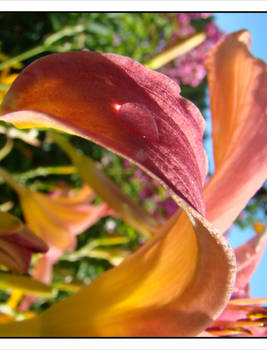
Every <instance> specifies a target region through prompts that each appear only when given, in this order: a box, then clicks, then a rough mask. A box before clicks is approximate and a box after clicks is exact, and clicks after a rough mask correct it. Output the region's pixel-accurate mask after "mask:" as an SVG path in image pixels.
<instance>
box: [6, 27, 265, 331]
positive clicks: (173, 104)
mask: <svg viewBox="0 0 267 350" xmlns="http://www.w3.org/2000/svg"><path fill="white" fill-rule="evenodd" d="M244 33H245V32H240V33H236V34H233V35H230V36H228V37H226V38H225V39H224V40H223V41H221V42H220V44H219V45H218V46H217V48H216V49H217V50H218V52H219V53H218V57H219V58H220V59H223V58H224V59H225V61H223V62H221V64H220V67H224V66H225V67H227V66H228V63H229V67H230V68H231V69H230V68H229V70H227V68H225V69H226V71H225V72H224V74H225V75H226V74H227V75H228V76H227V78H225V79H226V82H229V81H232V79H236V82H235V86H239V85H238V84H240V85H241V86H243V85H242V81H243V77H241V76H240V75H239V74H238V72H237V73H235V71H234V67H235V64H233V60H235V57H236V55H238V56H239V58H240V57H241V59H242V62H244V65H246V64H248V62H249V64H252V65H254V61H253V60H254V59H253V58H251V59H249V60H247V61H246V57H247V56H248V57H252V56H250V54H249V53H248V50H247V47H246V44H244V42H243V40H242V38H243V37H244ZM229 45H230V46H229ZM228 46H229V47H228ZM227 47H228V49H227ZM235 48H237V50H235ZM226 49H227V50H229V52H231V55H230V56H229V55H226V54H222V53H221V50H223V51H224V50H226ZM227 50H226V52H228V51H227ZM244 50H245V51H244ZM243 51H244V52H245V53H246V54H244V57H243V56H242V54H241V53H242V52H243ZM240 52H241V53H240ZM220 53H221V54H220ZM216 57H217V53H216V51H212V52H211V56H210V60H212V59H214V62H215V61H216ZM251 62H252V63H251ZM257 62H258V61H257ZM210 67H213V68H212V69H213V70H212V69H210V73H209V74H210V76H211V78H212V77H213V76H214V75H215V76H216V74H218V72H217V65H216V64H215V65H211V66H210ZM260 69H261V71H260V73H259V74H261V73H262V74H263V76H265V65H262V63H261V64H260ZM244 72H246V70H245V69H244ZM241 78H242V79H241ZM248 78H249V77H248ZM257 78H258V77H257ZM240 79H241V80H240ZM250 79H251V84H250V85H253V87H254V89H253V93H252V92H250V89H248V91H249V93H248V95H247V96H246V95H245V93H240V94H237V95H234V96H235V97H233V94H236V92H237V91H238V89H237V90H236V89H234V90H230V92H229V95H228V96H226V97H227V98H229V99H230V101H232V102H231V104H230V107H232V108H233V113H231V114H227V115H226V117H227V118H229V123H227V125H233V124H234V131H233V129H232V128H230V129H231V132H230V131H229V132H228V134H229V138H228V139H227V142H226V143H221V144H220V146H218V147H219V148H220V149H222V150H224V149H226V150H227V152H226V155H227V157H226V155H225V154H224V157H223V158H222V159H223V162H222V163H221V164H219V166H218V167H217V168H216V172H215V174H214V176H213V177H212V179H211V180H210V182H209V184H208V185H207V187H206V189H205V201H206V206H207V217H208V218H209V219H210V220H211V221H212V222H214V223H215V224H216V225H217V223H220V224H218V228H219V229H220V230H221V232H224V231H225V230H226V229H227V228H228V227H229V226H230V225H231V223H232V221H233V220H234V219H235V217H236V216H237V215H238V214H239V212H240V210H241V209H242V208H243V207H244V205H245V204H246V202H247V201H248V200H249V199H250V197H251V196H252V194H253V193H254V192H255V191H256V190H257V189H258V188H259V187H260V185H261V184H262V183H263V181H264V179H265V177H266V166H267V159H266V152H265V153H262V151H261V150H260V149H259V152H260V155H259V156H257V158H256V160H255V162H253V166H251V165H250V164H249V163H248V162H244V161H242V160H243V159H244V156H245V157H247V155H243V151H246V150H251V149H253V145H252V144H251V143H250V141H249V140H251V138H250V137H247V138H246V140H245V141H244V144H245V147H244V148H243V143H242V142H243V138H244V137H245V136H246V133H249V130H247V129H246V128H245V127H244V125H243V121H242V122H241V120H243V118H249V117H246V116H247V114H245V112H244V110H243V109H240V110H238V109H237V108H236V104H233V99H235V101H238V104H237V105H238V106H239V104H240V105H241V106H242V104H243V98H244V97H245V98H246V97H250V99H249V101H250V105H251V104H252V103H253V104H254V103H255V106H256V108H258V109H257V110H258V111H259V115H258V118H259V120H260V121H261V122H262V123H265V122H266V118H265V119H264V118H263V114H262V111H264V113H265V109H266V108H265V107H264V108H262V106H264V103H265V104H266V99H263V98H262V94H261V93H263V92H262V91H263V90H264V89H263V86H264V85H261V84H258V85H257V84H256V83H255V79H256V77H255V76H254V75H253V74H252V75H250ZM256 80H257V79H256ZM212 81H213V80H212ZM215 83H216V81H215V82H214V84H213V83H212V84H211V85H210V89H211V100H212V101H211V104H212V106H216V98H220V93H219V92H218V93H217V94H215V93H214V91H218V87H217V85H215ZM254 84H256V85H254ZM228 85H229V83H228ZM228 85H225V83H224V82H222V83H221V87H222V88H223V89H227V87H228ZM255 89H258V91H256V93H255ZM227 91H228V90H227ZM242 91H243V90H242ZM246 92H247V90H246ZM254 93H255V96H254V95H253V94H254ZM256 96H258V100H257V99H256V100H255V101H254V99H253V97H256ZM214 99H215V101H214ZM231 99H232V100H231ZM236 99H237V100H236ZM230 107H229V108H230ZM251 108H252V107H251ZM245 110H246V111H247V108H246V109H245ZM236 111H237V112H240V113H241V112H242V113H243V117H242V119H241V120H239V119H238V118H239V114H238V116H237V114H236V113H234V112H236ZM2 112H3V113H6V114H5V115H4V116H3V120H6V121H9V122H13V123H14V124H16V125H17V126H19V127H30V126H36V125H37V126H38V125H39V126H40V125H44V126H47V127H54V128H59V129H63V130H64V131H68V132H72V133H75V134H79V135H81V136H83V137H86V138H89V139H92V140H94V141H95V142H97V143H100V144H101V145H103V146H105V147H108V148H110V149H112V150H114V151H116V152H117V153H119V154H121V155H123V156H125V157H127V158H130V159H131V160H133V161H135V162H136V163H137V164H139V165H140V166H141V167H143V168H144V169H145V170H147V171H148V172H150V173H151V174H153V175H154V176H155V177H157V178H159V179H160V180H161V182H163V183H164V184H165V185H166V186H169V188H170V189H171V190H172V191H173V193H174V198H175V199H176V201H177V203H178V204H179V205H180V207H181V208H182V209H184V210H185V212H186V213H187V215H186V214H185V213H184V212H182V211H181V210H180V211H179V212H178V213H177V214H175V215H174V216H173V217H172V218H171V219H170V220H169V221H168V222H167V223H166V224H165V225H164V226H163V227H162V228H161V229H160V230H159V232H158V233H157V234H156V235H155V236H154V237H153V238H152V239H151V240H150V241H149V242H148V243H147V244H145V245H144V246H143V247H141V248H140V249H139V250H138V251H136V252H135V253H134V254H133V255H131V256H130V257H128V258H126V259H125V260H124V261H123V262H122V263H121V264H120V265H119V266H117V267H116V268H114V269H112V270H109V271H107V272H105V273H104V274H102V275H101V276H100V277H99V278H97V279H95V280H94V281H93V282H92V283H91V284H90V285H88V286H86V287H84V288H82V289H81V290H80V291H79V292H78V293H76V294H75V295H72V296H71V297H69V298H67V299H65V300H64V301H62V302H59V303H58V304H56V305H54V306H53V307H51V308H50V309H48V310H47V311H45V312H44V313H42V314H41V315H40V316H38V317H36V318H34V319H31V320H27V321H23V322H15V323H13V322H11V323H10V324H7V325H4V326H2V327H0V334H1V335H3V336H194V335H198V334H200V333H201V332H202V331H203V330H205V329H206V328H207V327H208V326H209V325H211V324H212V322H213V321H215V320H216V318H217V317H218V316H219V314H220V313H221V312H222V311H223V309H224V308H225V306H226V305H227V303H228V300H229V298H230V296H231V293H232V289H233V287H234V276H235V260H234V255H233V252H232V250H231V248H230V247H229V245H228V244H227V242H226V240H225V239H224V238H223V236H222V235H221V234H219V233H218V232H217V231H216V230H215V229H214V228H213V227H212V226H211V225H210V224H209V222H208V221H207V220H206V219H205V218H204V217H203V216H201V215H200V214H202V215H203V214H204V213H205V202H204V198H203V184H204V181H205V176H206V172H207V162H206V157H205V153H204V150H203V146H202V135H203V129H204V121H203V118H202V116H201V115H200V113H199V111H198V110H197V108H196V107H195V106H194V105H193V104H192V103H190V102H189V101H187V100H185V99H183V98H182V97H180V95H179V88H178V86H177V85H176V84H175V83H174V82H173V81H172V80H170V79H168V78H167V77H165V76H163V75H162V74H159V73H157V72H152V71H150V70H148V69H146V68H144V67H143V66H142V65H140V64H138V63H137V62H134V61H133V60H131V59H130V58H126V57H121V56H118V55H113V54H97V53H91V52H74V53H63V54H57V55H50V56H47V57H45V58H42V59H40V60H38V61H36V62H35V63H33V64H32V65H30V66H29V67H28V68H26V70H24V72H23V73H22V74H21V75H20V76H19V78H18V79H17V80H16V82H15V83H14V84H13V86H12V87H11V89H10V91H9V92H8V94H7V95H6V98H5V100H4V102H3V105H2ZM219 112H220V113H219ZM219 112H218V113H219V114H218V117H217V116H216V113H217V112H216V109H215V110H214V108H213V107H212V114H213V120H214V121H215V126H216V123H217V122H218V120H220V116H221V114H222V113H223V111H222V110H219ZM248 115H249V113H248ZM216 118H217V119H216ZM236 119H237V121H236V123H235V122H234V120H236ZM239 125H240V129H239ZM261 126H262V125H261ZM262 132H263V131H262V127H261V128H257V127H256V131H255V134H254V133H253V135H254V136H253V137H255V138H256V139H257V135H256V134H257V133H259V135H262ZM264 132H265V133H266V128H265V131H264ZM240 135H242V139H241V140H240V139H239V140H240V142H239V143H236V140H237V139H238V137H240ZM215 137H216V136H215ZM252 139H253V138H252ZM259 139H261V137H259ZM255 141H256V140H255ZM215 144H216V142H215ZM229 145H230V146H233V147H234V149H232V148H231V147H230V151H229V150H228V146H229ZM260 145H261V143H260ZM238 146H240V147H239V148H238ZM250 147H251V148H250ZM256 149H257V150H258V144H257V147H256ZM215 152H217V151H216V148H215ZM236 152H237V153H236ZM237 156H240V157H241V156H242V158H241V160H240V161H239V158H238V161H237V158H236V157H237ZM232 157H233V158H232ZM257 162H259V164H258V167H259V172H258V173H257V174H255V166H256V165H257ZM262 163H264V164H262ZM217 164H218V163H216V165H217ZM224 164H226V168H224ZM232 167H233V169H234V171H235V173H236V174H238V170H239V171H241V170H242V172H244V176H243V177H241V180H240V187H241V190H239V187H238V183H237V182H236V181H233V186H232V187H231V186H230V184H231V181H230V180H231V178H229V177H228V173H227V172H226V170H227V171H229V173H230V176H233V170H232ZM225 178H226V180H225ZM254 180H255V181H254ZM225 181H226V182H225ZM215 184H216V186H215ZM221 184H223V187H222V185H221ZM227 185H228V186H229V187H231V193H232V198H231V197H230V196H228V192H227V190H224V191H223V189H224V186H227ZM248 185H249V186H248ZM221 187H222V188H221ZM244 187H249V190H246V191H243V190H242V189H243V188H244ZM217 188H221V192H220V191H217ZM243 192H244V193H243ZM178 196H180V198H179V197H178ZM226 199H227V200H228V201H230V203H232V204H228V202H227V203H226ZM212 203H214V205H215V204H216V205H217V209H218V210H217V211H216V212H213V205H211V204H212ZM189 204H190V205H189ZM224 206H225V207H224ZM229 206H230V209H229ZM222 208H226V209H229V211H228V216H229V217H227V218H225V219H224V220H223V221H222V222H223V224H221V221H220V219H221V216H222V215H223V214H224V210H226V209H222Z"/></svg>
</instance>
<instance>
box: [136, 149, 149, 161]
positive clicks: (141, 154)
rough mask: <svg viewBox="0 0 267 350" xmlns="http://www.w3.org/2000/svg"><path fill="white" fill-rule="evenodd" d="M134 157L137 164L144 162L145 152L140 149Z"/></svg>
mask: <svg viewBox="0 0 267 350" xmlns="http://www.w3.org/2000/svg"><path fill="white" fill-rule="evenodd" d="M135 156H136V159H137V160H139V162H144V161H145V160H146V158H147V155H146V152H145V151H144V150H143V149H140V150H139V151H138V152H136V155H135Z"/></svg>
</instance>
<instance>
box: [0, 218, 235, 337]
mask: <svg viewBox="0 0 267 350" xmlns="http://www.w3.org/2000/svg"><path fill="white" fill-rule="evenodd" d="M174 247H175V249H174ZM225 251H226V252H227V253H226V252H225ZM232 259H233V257H232V251H231V249H230V248H229V247H228V245H227V243H226V242H225V241H223V242H221V241H218V236H217V234H216V233H215V232H214V233H212V234H210V233H207V231H205V229H204V228H203V227H202V228H201V229H200V230H199V237H198V239H196V236H195V233H194V230H193V229H192V225H191V223H190V221H189V220H188V219H187V217H186V215H185V214H181V215H180V217H179V219H178V221H177V222H176V224H175V225H174V226H173V227H172V229H171V230H170V231H169V233H168V234H166V232H162V233H161V234H160V235H157V236H155V237H154V238H152V239H151V240H150V241H149V242H148V243H147V244H146V245H144V246H143V247H142V248H140V249H139V250H138V251H137V252H135V253H134V254H133V255H131V256H130V257H128V258H126V259H125V260H124V261H123V262H122V263H121V265H119V266H118V267H116V268H115V269H112V270H109V271H108V272H105V273H103V274H102V275H101V276H100V277H99V278H97V279H95V280H94V281H93V282H92V283H91V284H90V285H88V286H87V287H84V288H82V289H81V290H80V291H79V292H77V293H76V294H75V295H73V296H71V297H69V298H67V299H65V300H64V301H63V302H60V303H57V304H55V305H54V306H53V307H51V308H50V309H48V310H47V311H45V312H44V313H42V314H41V315H40V316H39V317H37V318H35V319H34V320H32V321H31V322H29V321H27V322H19V323H10V324H9V326H5V327H1V328H0V335H5V336H8V335H12V336H100V337H102V336H129V337H131V336H148V337H152V336H194V335H197V334H198V333H200V332H201V331H202V330H203V329H205V327H207V326H208V325H209V324H210V323H211V321H212V320H214V319H215V318H216V316H217V315H218V313H219V312H221V310H222V308H223V307H224V305H225V303H226V302H227V299H228V298H229V295H230V293H231V283H232V281H231V279H232V278H233V268H234V266H233V260H232Z"/></svg>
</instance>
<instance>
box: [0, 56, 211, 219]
mask: <svg viewBox="0 0 267 350" xmlns="http://www.w3.org/2000/svg"><path fill="white" fill-rule="evenodd" d="M179 93H180V89H179V86H178V85H177V84H176V83H175V82H174V81H172V80H171V79H169V78H167V77H166V76H164V75H162V74H160V73H157V72H153V71H152V70H149V69H146V68H145V67H143V66H142V65H141V64H139V63H137V62H135V61H133V60H132V59H130V58H127V57H123V56H119V55H115V54H100V53H93V52H87V51H83V52H68V53H61V54H54V55H49V56H46V57H44V58H42V59H39V60H38V61H36V62H35V63H33V64H31V65H30V66H29V67H28V68H26V69H25V70H24V71H23V72H22V73H21V74H20V76H19V77H18V79H16V81H15V83H14V84H13V85H12V87H11V89H10V90H9V92H8V93H7V95H6V97H5V99H4V101H3V104H2V113H7V114H6V115H4V116H3V120H6V121H8V122H12V123H14V124H15V125H17V126H18V127H30V126H33V125H37V126H38V125H41V126H47V127H54V128H58V129H63V130H66V131H68V132H72V133H76V134H79V135H81V136H83V137H86V138H89V139H91V140H93V141H94V142H96V143H99V144H101V145H103V146H105V147H107V148H110V149H112V150H114V151H115V152H117V153H119V154H121V155H123V156H124V157H127V158H130V159H132V160H133V161H135V162H136V163H138V164H139V165H141V166H142V167H144V168H146V169H147V170H148V171H150V172H151V173H152V174H153V175H154V176H156V177H157V178H159V179H161V180H162V181H163V182H164V183H166V184H167V185H168V186H169V187H170V188H171V189H172V190H173V191H174V193H176V194H177V195H179V196H180V197H182V198H184V199H186V200H187V201H188V202H189V203H190V204H191V205H192V206H193V207H194V208H195V209H197V210H198V211H199V212H201V213H202V214H203V213H204V205H203V199H202V185H203V183H204V180H205V176H206V170H207V169H206V167H207V163H206V157H205V154H204V150H203V147H202V136H203V129H204V119H203V118H202V116H201V114H200V112H199V111H198V109H197V108H196V107H195V106H194V105H193V104H192V103H190V102H189V101H187V100H186V99H184V98H182V97H181V96H180V95H179ZM16 111H17V112H16Z"/></svg>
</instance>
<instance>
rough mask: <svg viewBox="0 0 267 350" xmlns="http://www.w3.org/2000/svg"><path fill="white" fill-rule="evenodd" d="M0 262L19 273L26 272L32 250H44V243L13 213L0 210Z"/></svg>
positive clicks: (46, 247)
mask: <svg viewBox="0 0 267 350" xmlns="http://www.w3.org/2000/svg"><path fill="white" fill-rule="evenodd" d="M0 223H1V225H0V263H1V264H4V265H5V266H7V267H8V268H10V269H11V270H13V271H15V272H19V273H23V272H27V271H28V268H29V266H30V262H31V256H32V253H33V252H42V253H44V252H46V251H47V250H48V246H47V245H46V243H45V242H44V241H43V240H41V239H40V238H39V237H37V236H36V235H35V234H33V233H32V232H31V231H30V230H29V229H28V228H27V227H26V226H25V225H23V223H22V222H21V221H20V220H19V219H18V218H16V217H15V216H13V215H10V214H8V213H2V212H0Z"/></svg>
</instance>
